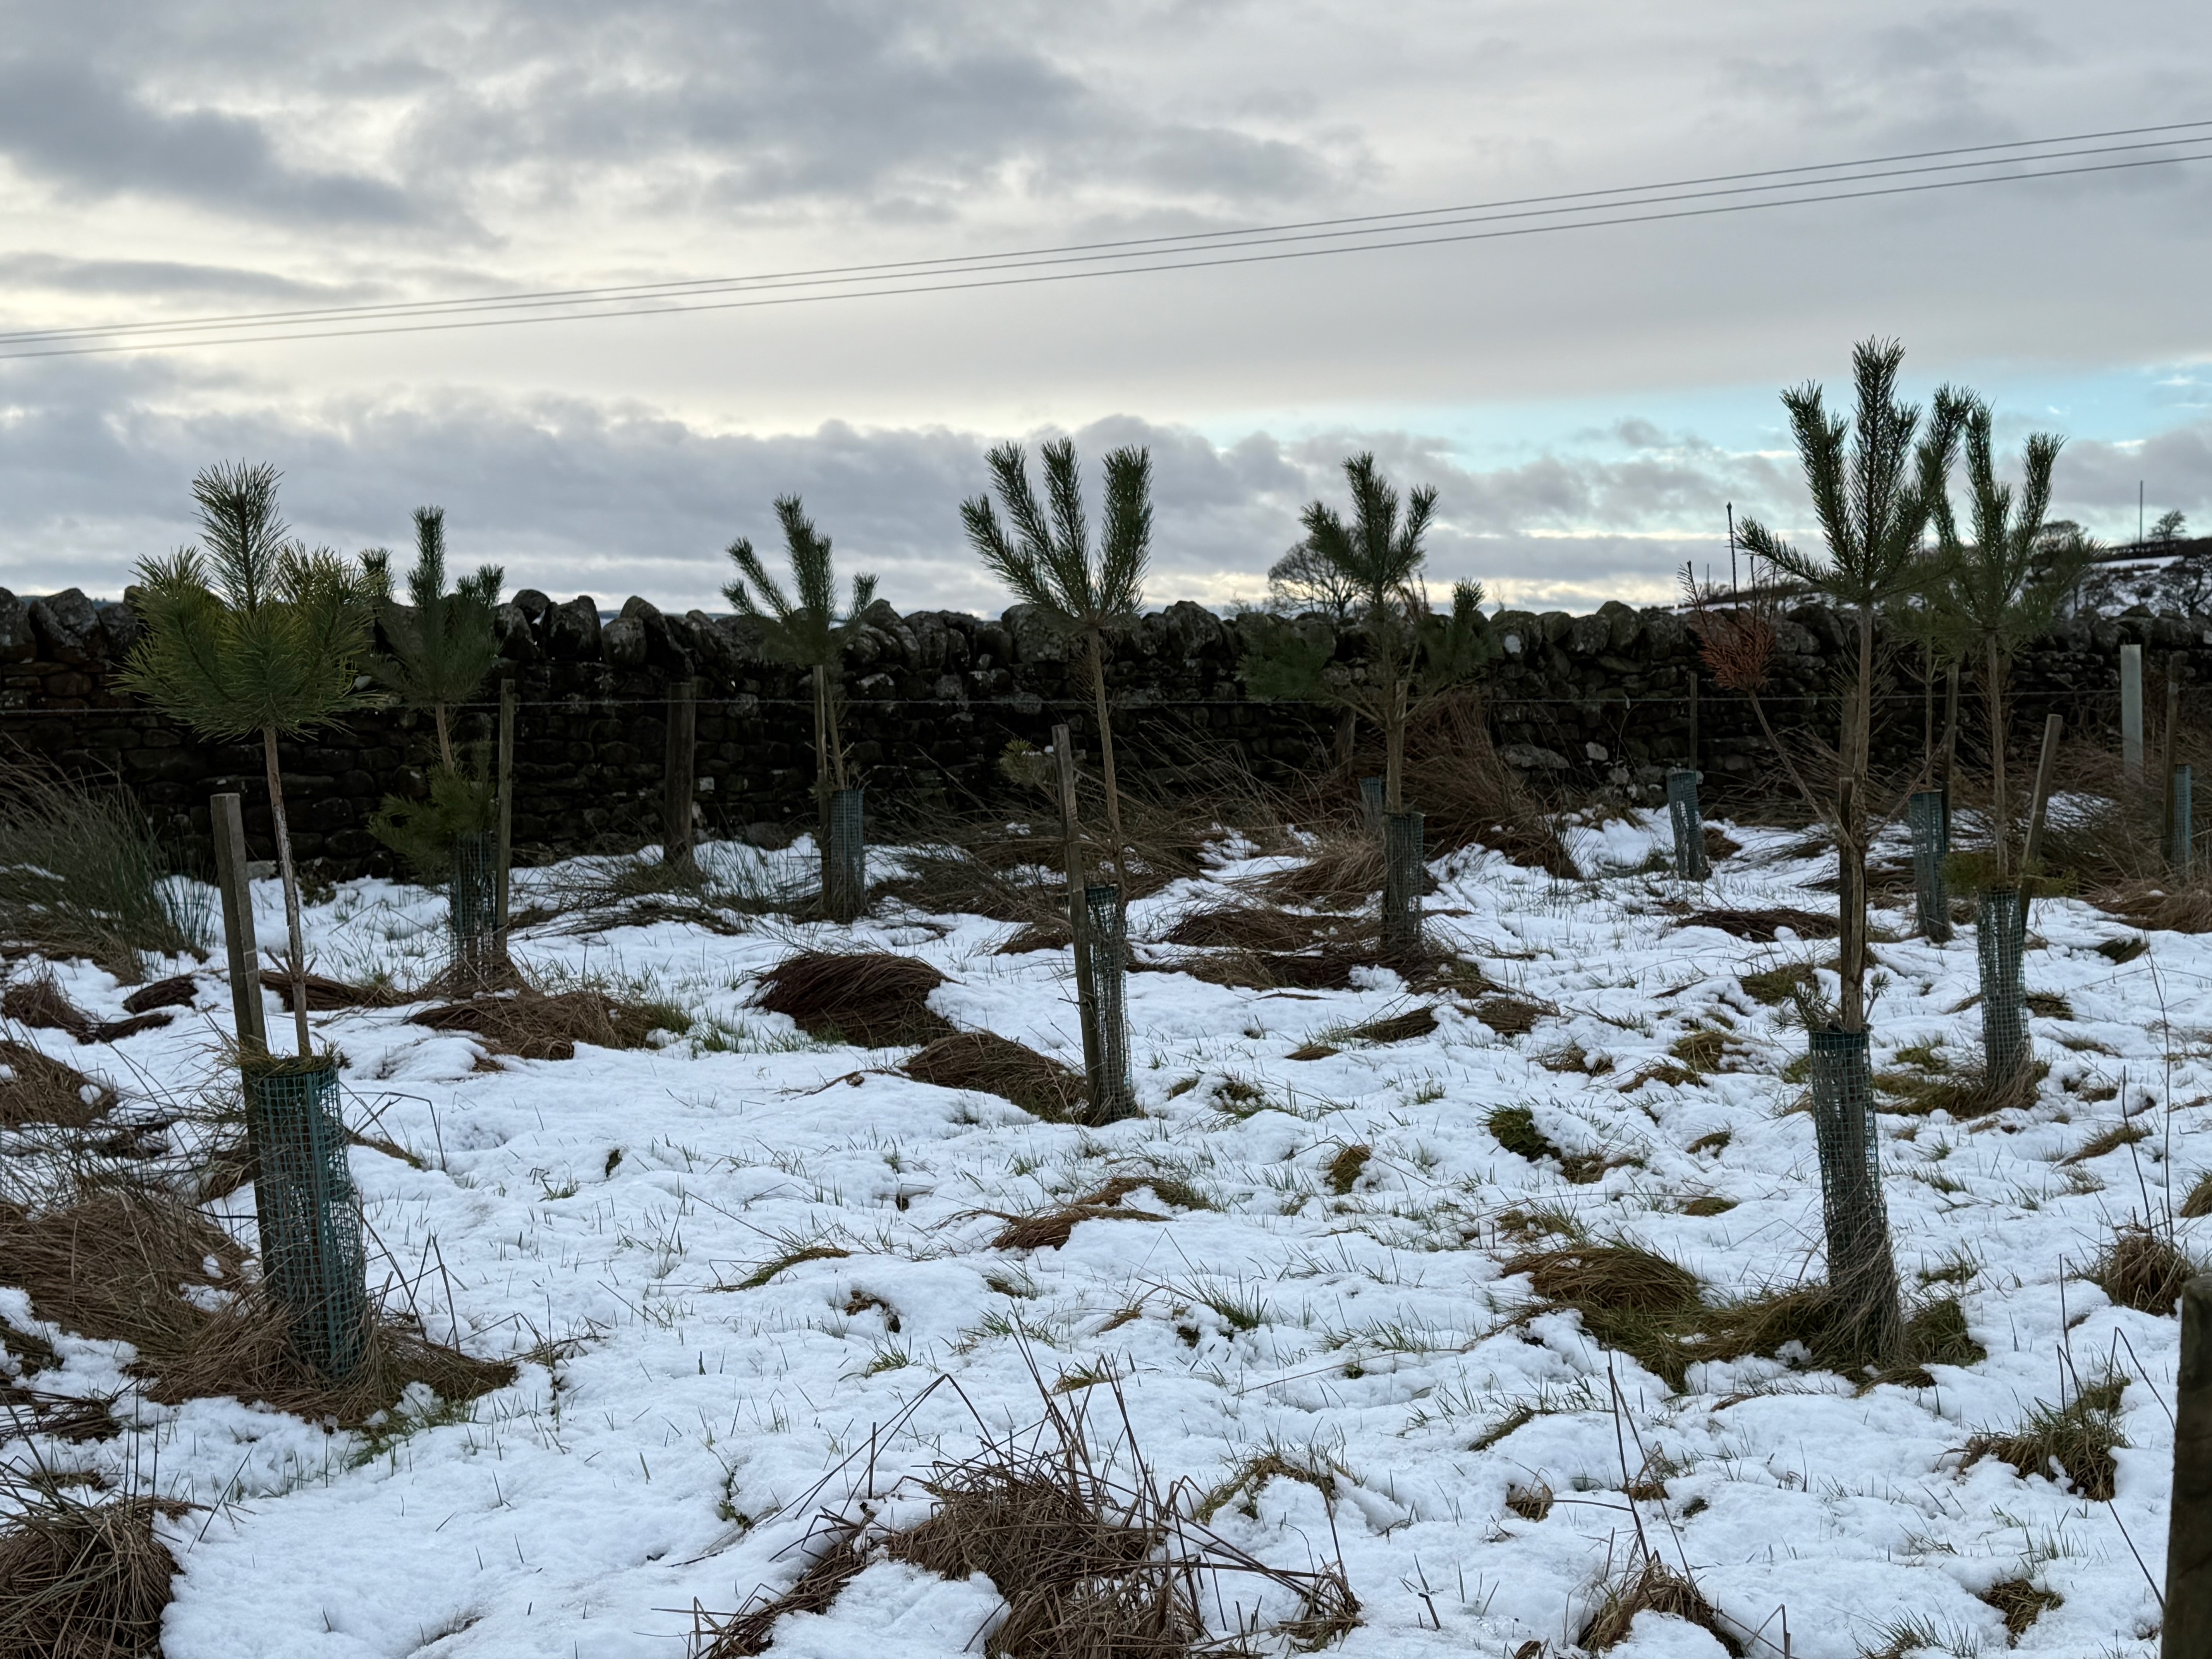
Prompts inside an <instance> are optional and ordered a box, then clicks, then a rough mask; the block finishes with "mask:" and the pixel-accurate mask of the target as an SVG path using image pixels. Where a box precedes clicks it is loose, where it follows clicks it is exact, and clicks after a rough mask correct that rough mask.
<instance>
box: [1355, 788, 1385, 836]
mask: <svg viewBox="0 0 2212 1659" xmlns="http://www.w3.org/2000/svg"><path fill="white" fill-rule="evenodd" d="M1387 787H1388V786H1387V785H1385V783H1384V782H1383V780H1382V779H1381V778H1362V779H1360V781H1359V813H1360V816H1361V817H1363V818H1364V819H1365V820H1366V822H1367V833H1368V834H1369V835H1370V836H1379V835H1381V834H1382V833H1383V810H1384V806H1383V792H1384V790H1385V789H1386V788H1387Z"/></svg>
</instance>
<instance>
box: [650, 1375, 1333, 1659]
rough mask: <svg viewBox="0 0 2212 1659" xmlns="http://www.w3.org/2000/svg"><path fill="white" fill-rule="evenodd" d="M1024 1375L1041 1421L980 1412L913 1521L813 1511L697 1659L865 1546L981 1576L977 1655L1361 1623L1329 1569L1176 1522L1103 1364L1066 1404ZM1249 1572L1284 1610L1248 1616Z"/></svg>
mask: <svg viewBox="0 0 2212 1659" xmlns="http://www.w3.org/2000/svg"><path fill="white" fill-rule="evenodd" d="M1032 1373H1033V1377H1034V1380H1035V1382H1036V1388H1037V1393H1038V1396H1039V1398H1040V1399H1041V1400H1042V1401H1043V1403H1044V1410H1045V1416H1044V1419H1043V1420H1042V1422H1041V1423H1038V1424H1036V1425H1033V1426H1031V1427H1030V1428H1028V1429H1025V1430H1021V1431H1016V1432H1014V1433H1011V1434H1007V1435H1005V1436H1004V1437H999V1436H998V1435H997V1434H996V1433H995V1432H994V1431H990V1430H987V1429H984V1427H983V1425H982V1424H981V1420H980V1419H979V1420H978V1424H977V1426H978V1428H979V1429H982V1430H983V1441H982V1444H981V1447H980V1448H979V1449H978V1450H977V1451H976V1452H975V1454H974V1455H971V1456H968V1457H964V1458H958V1459H951V1458H948V1459H943V1460H940V1461H939V1462H937V1463H935V1464H934V1465H933V1466H932V1467H931V1468H930V1470H929V1472H928V1473H927V1474H926V1475H923V1476H922V1477H921V1478H920V1479H919V1480H917V1481H915V1485H916V1486H919V1487H920V1488H921V1491H922V1492H925V1493H926V1494H927V1496H928V1498H929V1499H930V1503H931V1513H930V1515H929V1516H928V1518H927V1519H926V1520H923V1521H921V1522H919V1523H917V1524H916V1525H914V1526H911V1527H908V1528H904V1529H903V1530H900V1531H896V1532H888V1533H884V1532H872V1531H870V1530H869V1529H868V1522H867V1520H866V1516H867V1514H868V1507H861V1508H860V1510H859V1514H858V1516H838V1515H835V1514H830V1513H826V1512H825V1513H823V1515H821V1516H819V1517H818V1518H817V1521H816V1522H815V1523H814V1525H813V1527H812V1528H810V1531H809V1534H808V1538H807V1540H806V1544H807V1547H808V1549H809V1552H810V1558H811V1559H810V1560H809V1563H808V1565H807V1566H806V1568H805V1571H803V1572H802V1573H801V1574H800V1576H799V1580H798V1582H797V1583H794V1584H793V1586H792V1587H791V1588H790V1589H787V1590H785V1591H783V1592H781V1593H780V1594H778V1595H772V1596H771V1595H761V1594H756V1595H755V1597H754V1598H753V1600H752V1601H750V1602H749V1603H748V1604H747V1606H746V1607H744V1609H742V1610H740V1612H739V1613H737V1614H735V1615H732V1616H730V1617H728V1618H717V1617H716V1616H714V1615H713V1614H710V1613H705V1612H704V1611H703V1610H700V1611H696V1612H695V1615H694V1627H695V1632H696V1637H697V1638H699V1649H698V1650H699V1653H700V1659H740V1656H749V1655H754V1654H758V1653H761V1652H763V1651H764V1650H766V1649H767V1648H768V1647H769V1644H771V1643H772V1642H773V1640H774V1633H775V1632H774V1627H775V1622H776V1620H778V1619H780V1618H781V1617H782V1616H783V1615H784V1614H785V1613H792V1612H799V1611H810V1612H818V1611H820V1610H821V1609H822V1608H823V1607H827V1606H828V1605H829V1603H830V1601H833V1600H834V1599H835V1597H836V1594H837V1592H838V1590H839V1589H842V1587H843V1586H844V1584H846V1583H849V1582H850V1581H851V1579H852V1578H853V1577H854V1575H855V1574H856V1573H858V1572H859V1571H860V1569H861V1568H862V1567H863V1566H865V1565H866V1564H867V1562H868V1561H869V1560H871V1559H875V1558H876V1557H877V1556H878V1555H880V1556H883V1557H888V1558H889V1559H893V1560H897V1561H904V1562H907V1563H908V1564H910V1565H914V1566H917V1567H920V1568H921V1569H923V1570H924V1571H930V1572H935V1573H939V1574H941V1575H943V1576H944V1577H947V1578H953V1579H960V1580H965V1579H969V1578H972V1577H975V1575H976V1574H978V1573H981V1574H982V1575H983V1576H984V1577H987V1578H988V1579H989V1580H990V1581H991V1583H992V1584H993V1585H994V1587H995V1588H996V1589H997V1590H998V1592H999V1594H1000V1595H1001V1596H1002V1597H1004V1598H1005V1601H1006V1614H1005V1616H1004V1617H1003V1618H1002V1619H1001V1620H999V1621H998V1622H997V1623H996V1625H995V1626H994V1628H993V1630H992V1632H991V1634H990V1635H989V1636H988V1637H987V1638H986V1639H985V1641H984V1644H983V1652H984V1654H985V1655H986V1656H987V1659H1196V1656H1198V1655H1200V1654H1201V1653H1204V1654H1223V1655H1226V1654H1228V1653H1232V1652H1247V1651H1250V1649H1249V1647H1248V1646H1246V1645H1245V1642H1246V1641H1247V1640H1248V1639H1249V1638H1251V1637H1254V1636H1258V1635H1268V1636H1276V1637H1286V1638H1289V1640H1290V1643H1291V1646H1292V1649H1293V1650H1296V1651H1304V1652H1311V1651H1315V1650H1318V1649H1319V1648H1321V1647H1323V1646H1325V1645H1327V1644H1329V1643H1331V1642H1334V1641H1336V1640H1338V1639H1340V1638H1342V1637H1343V1636H1345V1635H1346V1634H1347V1633H1348V1632H1350V1631H1351V1630H1352V1628H1353V1627H1354V1626H1356V1625H1357V1624H1358V1618H1359V1602H1358V1598H1357V1597H1355V1596H1354V1595H1352V1589H1351V1586H1350V1584H1349V1583H1347V1582H1346V1578H1345V1576H1344V1572H1343V1570H1342V1568H1341V1566H1340V1565H1335V1564H1331V1565H1326V1566H1323V1567H1320V1568H1318V1569H1316V1570H1312V1571H1287V1570H1284V1569H1280V1568H1275V1567H1270V1566H1267V1565H1265V1564H1263V1563H1261V1562H1260V1561H1258V1560H1257V1559H1255V1558H1253V1557H1252V1556H1251V1555H1249V1554H1248V1553H1246V1552H1244V1551H1243V1550H1242V1549H1239V1548H1238V1547H1236V1546H1234V1545H1232V1544H1231V1543H1229V1542H1228V1541H1226V1540H1225V1539H1223V1538H1222V1537H1221V1536H1220V1535H1219V1534H1216V1533H1214V1532H1212V1531H1211V1530H1210V1529H1209V1528H1206V1526H1205V1525H1204V1524H1203V1523H1202V1522H1198V1521H1195V1520H1193V1519H1191V1518H1188V1517H1189V1516H1190V1514H1191V1512H1192V1511H1193V1510H1194V1509H1195V1508H1196V1507H1197V1506H1198V1505H1197V1503H1196V1501H1195V1499H1194V1497H1187V1496H1186V1493H1187V1492H1188V1488H1187V1486H1186V1485H1185V1483H1180V1482H1179V1483H1176V1486H1172V1487H1170V1489H1169V1490H1168V1491H1167V1492H1162V1491H1161V1490H1160V1489H1159V1488H1158V1486H1157V1484H1156V1483H1155V1481H1154V1480H1153V1477H1152V1472H1151V1469H1150V1468H1149V1467H1148V1466H1147V1465H1146V1462H1144V1459H1143V1458H1142V1456H1141V1455H1140V1454H1139V1452H1138V1449H1137V1448H1136V1446H1135V1445H1134V1443H1133V1439H1132V1437H1130V1434H1129V1428H1128V1423H1129V1419H1128V1411H1127V1402H1126V1401H1124V1400H1123V1399H1122V1397H1121V1385H1120V1383H1119V1382H1118V1381H1117V1380H1116V1379H1115V1378H1114V1377H1113V1376H1111V1375H1110V1374H1109V1375H1108V1376H1103V1377H1099V1378H1097V1379H1094V1387H1093V1389H1079V1390H1076V1391H1075V1392H1074V1396H1073V1398H1070V1397H1068V1396H1067V1395H1065V1394H1063V1393H1056V1392H1055V1391H1054V1389H1053V1388H1052V1387H1050V1386H1048V1384H1047V1383H1045V1381H1044V1379H1043V1377H1042V1375H1041V1374H1036V1373H1035V1370H1034V1367H1032ZM1102 1385H1103V1389H1105V1391H1106V1393H1107V1394H1108V1395H1109V1396H1110V1398H1111V1399H1112V1401H1113V1402H1114V1406H1115V1408H1116V1409H1115V1419H1116V1420H1117V1422H1118V1425H1119V1433H1118V1437H1117V1441H1116V1443H1115V1445H1114V1446H1113V1447H1112V1448H1111V1449H1109V1450H1108V1451H1106V1452H1105V1453H1104V1454H1103V1455H1101V1454H1100V1453H1099V1452H1097V1451H1096V1450H1094V1449H1093V1445H1092V1436H1091V1427H1090V1423H1089V1419H1088V1415H1087V1411H1088V1405H1087V1402H1088V1401H1089V1399H1090V1398H1091V1395H1092V1393H1093V1392H1095V1388H1096V1387H1097V1386H1102ZM908 1409H909V1411H910V1410H911V1409H912V1407H909V1408H908ZM869 1507H872V1506H869ZM1232 1580H1238V1581H1243V1585H1240V1584H1238V1583H1231V1582H1230V1581H1232ZM1255 1581H1256V1582H1257V1583H1259V1584H1261V1585H1263V1586H1266V1587H1269V1588H1272V1589H1274V1590H1275V1591H1277V1592H1279V1594H1281V1595H1283V1596H1284V1597H1285V1598H1286V1599H1288V1600H1290V1601H1293V1602H1294V1603H1295V1604H1296V1605H1295V1610H1291V1611H1287V1612H1286V1613H1285V1611H1279V1612H1278V1614H1277V1616H1276V1617H1275V1618H1274V1619H1273V1620H1271V1621H1269V1622H1268V1623H1267V1624H1266V1625H1265V1626H1259V1625H1257V1624H1256V1623H1255V1620H1254V1618H1253V1615H1252V1607H1253V1598H1252V1595H1251V1592H1250V1589H1249V1588H1247V1587H1245V1586H1249V1584H1251V1583H1253V1582H1255ZM1240 1588H1242V1589H1243V1593H1242V1594H1241V1595H1240V1594H1239V1593H1238V1591H1239V1589H1240ZM1207 1607H1214V1608H1218V1609H1219V1610H1221V1611H1222V1612H1223V1613H1224V1614H1225V1616H1226V1617H1227V1618H1228V1619H1229V1620H1231V1621H1232V1622H1233V1626H1234V1628H1233V1630H1232V1631H1231V1632H1224V1633H1221V1634H1216V1633H1214V1632H1209V1630H1208V1629H1207V1627H1206V1617H1205V1610H1206V1608H1207ZM1232 1609H1233V1611H1232Z"/></svg>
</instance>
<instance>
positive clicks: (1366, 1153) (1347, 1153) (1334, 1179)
mask: <svg viewBox="0 0 2212 1659" xmlns="http://www.w3.org/2000/svg"><path fill="white" fill-rule="evenodd" d="M1374 1156H1375V1149H1374V1148H1373V1147H1372V1146H1342V1147H1339V1148H1338V1149H1337V1154H1336V1156H1335V1157H1334V1158H1331V1159H1329V1161H1328V1189H1329V1191H1331V1192H1333V1193H1334V1194H1336V1195H1337V1196H1338V1197H1339V1198H1345V1197H1347V1196H1349V1195H1350V1194H1351V1192H1352V1188H1354V1187H1356V1186H1358V1184H1359V1177H1360V1176H1362V1175H1364V1173H1365V1172H1366V1170H1367V1164H1368V1161H1369V1160H1370V1158H1373V1157H1374Z"/></svg>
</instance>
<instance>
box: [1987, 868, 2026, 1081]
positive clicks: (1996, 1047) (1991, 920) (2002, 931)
mask: <svg viewBox="0 0 2212 1659" xmlns="http://www.w3.org/2000/svg"><path fill="white" fill-rule="evenodd" d="M2026 932H2027V909H2026V906H2025V903H2024V902H2023V900H2022V897H2021V890H2020V889H2019V888H2017V887H1996V886H1990V887H1984V888H1983V889H1982V890H1981V891H1979V892H1978V893H1977V894H1976V895H1975V896H1974V934H1975V938H1974V956H1975V959H1976V961H1977V963H1978V964H1979V966H1980V968H1981V970H1982V1063H1983V1065H1984V1068H1985V1069H1986V1071H1987V1073H1988V1077H1989V1088H1990V1098H1991V1099H1992V1100H1994V1101H1998V1102H2002V1101H2003V1100H2005V1099H2007V1098H2008V1097H2010V1096H2011V1095H2013V1094H2015V1093H2016V1092H2018V1091H2020V1090H2021V1089H2022V1088H2024V1087H2025V1086H2026V1082H2027V1074H2028V1067H2029V1066H2030V1065H2032V1064H2033V1060H2034V1056H2033V1054H2032V1053H2031V1051H2030V1050H2029V1048H2028V1042H2027V991H2026V990H2025V988H2024V987H2022V985H2021V973H2020V958H2021V946H2022V945H2023V944H2024V943H2025V942H2026V941H2025V939H2024V935H2025V933H2026Z"/></svg>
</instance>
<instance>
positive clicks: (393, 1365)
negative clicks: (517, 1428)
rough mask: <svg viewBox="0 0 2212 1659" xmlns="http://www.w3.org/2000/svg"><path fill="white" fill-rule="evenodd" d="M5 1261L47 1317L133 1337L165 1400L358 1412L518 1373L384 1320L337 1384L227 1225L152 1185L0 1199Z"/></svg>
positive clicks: (89, 1332) (486, 1384) (343, 1414)
mask: <svg viewBox="0 0 2212 1659" xmlns="http://www.w3.org/2000/svg"><path fill="white" fill-rule="evenodd" d="M0 1261H6V1262H7V1264H8V1274H9V1279H10V1281H11V1282H12V1283H14V1284H15V1285H19V1286H21V1288H22V1289H23V1290H24V1291H27V1293H28V1294H29V1296H30V1298H31V1304H32V1306H33V1309H34V1310H36V1311H37V1313H38V1316H39V1317H40V1318H41V1319H46V1320H51V1321H52V1322H54V1323H55V1324H57V1325H59V1326H61V1327H62V1328H64V1329H65V1330H69V1331H73V1332H75V1333H76V1334H78V1335H81V1336H88V1337H93V1338H95V1339H98V1340H107V1341H124V1342H128V1343H130V1344H131V1345H132V1346H134V1347H135V1348H137V1351H138V1352H137V1359H136V1360H134V1361H133V1362H132V1365H131V1370H132V1371H133V1372H134V1373H135V1374H137V1375H138V1376H143V1378H144V1379H145V1389H146V1392H147V1394H148V1395H149V1396H150V1397H152V1398H153V1399H155V1400H158V1401H162V1402H164V1403H165V1404H171V1405H174V1404H179V1403H181V1402H182V1401H187V1400H195V1399H201V1398H205V1397H210V1396H222V1395H228V1396H230V1397H233V1398H234V1399H237V1400H240V1401H244V1402H246V1403H247V1404H253V1403H257V1402H258V1403H261V1404H265V1405H267V1406H269V1407H272V1408H274V1409H276V1410H277V1411H286V1412H293V1413H297V1414H299V1415H301V1416H303V1417H307V1418H311V1419H324V1418H330V1419H335V1420H337V1422H340V1423H342V1424H358V1423H361V1422H362V1421H364V1420H366V1419H368V1417H370V1416H372V1415H373V1414H374V1413H377V1412H380V1411H382V1410H385V1409H386V1408H387V1407H390V1406H391V1405H392V1403H393V1402H394V1401H397V1400H398V1397H399V1394H400V1391H401V1390H402V1389H404V1388H405V1387H406V1386H407V1385H408V1384H409V1383H412V1382H417V1381H420V1382H423V1383H428V1384H429V1386H430V1387H431V1388H432V1389H435V1391H436V1392H437V1393H438V1394H439V1395H441V1396H442V1397H444V1398H445V1399H447V1400H467V1399H471V1398H473V1397H474V1396H475V1395H479V1394H483V1393H486V1392H488V1391H489V1390H490V1389H496V1388H503V1387H505V1386H506V1384H507V1383H509V1382H511V1381H512V1380H513V1375H514V1368H513V1366H512V1365H509V1364H502V1363H497V1362H493V1361H488V1360H480V1359H475V1358H471V1357H470V1356H468V1355H466V1354H464V1353H462V1352H459V1350H457V1349H453V1348H449V1347H447V1346H443V1345H441V1344H438V1343H434V1342H431V1341H429V1340H427V1339H426V1338H424V1337H422V1335H421V1334H419V1333H416V1332H415V1331H412V1330H410V1329H409V1328H405V1327H404V1326H401V1325H398V1324H397V1323H392V1322H379V1323H378V1324H376V1325H375V1326H374V1328H373V1330H372V1332H371V1340H370V1342H369V1344H368V1349H369V1354H368V1359H367V1360H366V1361H365V1362H364V1363H363V1364H362V1367H361V1368H360V1370H357V1371H356V1372H355V1373H354V1375H353V1376H351V1377H350V1378H349V1379H347V1380H346V1381H344V1382H343V1383H333V1382H331V1380H330V1379H328V1378H326V1377H324V1376H321V1375H319V1373H317V1372H316V1371H315V1370H313V1368H312V1367H311V1366H309V1365H308V1364H307V1362H306V1361H304V1360H303V1359H301V1358H300V1357H299V1356H298V1355H297V1354H296V1353H295V1352H294V1350H293V1347H292V1345H291V1343H290V1341H289V1337H288V1332H287V1326H286V1323H285V1320H284V1316H283V1314H282V1313H281V1312H280V1311H279V1310H277V1308H276V1306H275V1305H274V1304H273V1303H272V1302H271V1301H270V1299H269V1298H268V1297H266V1296H265V1295H264V1293H263V1292H262V1291H261V1289H260V1286H259V1283H258V1280H255V1279H251V1278H249V1277H248V1276H247V1275H246V1273H244V1272H243V1271H242V1269H243V1267H244V1266H245V1262H246V1253H245V1251H244V1250H243V1249H240V1246H239V1245H238V1244H237V1243H236V1242H235V1241H234V1240H233V1239H232V1238H231V1237H230V1235H229V1234H228V1233H226V1232H224V1231H222V1229H221V1228H220V1227H218V1226H216V1225H215V1224H214V1223H213V1222H211V1221H210V1220H208V1219H207V1218H205V1217H204V1216H203V1215H201V1214H200V1213H199V1212H198V1211H197V1210H195V1209H193V1208H192V1207H191V1206H188V1205H185V1204H182V1203H179V1202H178V1201H177V1200H174V1199H171V1198H167V1197H164V1196H161V1195H160V1194H154V1193H150V1192H138V1191H128V1190H124V1189H120V1188H106V1189H102V1190H100V1191H95V1192H93V1193H89V1194H84V1195H82V1196H79V1197H77V1198H76V1199H75V1200H73V1201H71V1202H70V1203H68V1204H66V1205H64V1206H60V1207H58V1208H55V1209H52V1210H48V1211H44V1212H39V1213H36V1214H33V1213H29V1212H26V1211H24V1210H22V1209H20V1208H17V1207H15V1206H8V1205H0ZM195 1297H197V1300H196V1299H194V1298H195Z"/></svg>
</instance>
